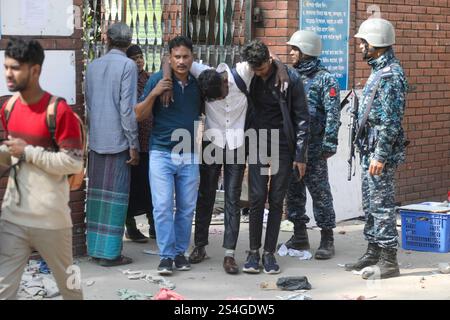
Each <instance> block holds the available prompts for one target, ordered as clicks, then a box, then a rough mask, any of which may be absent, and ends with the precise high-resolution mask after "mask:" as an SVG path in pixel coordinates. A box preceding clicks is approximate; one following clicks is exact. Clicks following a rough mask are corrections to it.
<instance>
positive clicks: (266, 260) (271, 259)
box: [262, 253, 281, 274]
mask: <svg viewBox="0 0 450 320" xmlns="http://www.w3.org/2000/svg"><path fill="white" fill-rule="evenodd" d="M262 264H263V267H264V273H267V274H277V273H280V272H281V270H280V266H279V265H278V263H277V260H276V259H275V256H274V255H273V253H266V254H263V256H262Z"/></svg>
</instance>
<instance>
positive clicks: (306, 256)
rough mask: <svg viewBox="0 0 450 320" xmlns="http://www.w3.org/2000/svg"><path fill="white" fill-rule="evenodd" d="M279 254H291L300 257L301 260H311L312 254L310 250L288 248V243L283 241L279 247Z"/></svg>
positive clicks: (282, 255) (281, 255) (283, 255)
mask: <svg viewBox="0 0 450 320" xmlns="http://www.w3.org/2000/svg"><path fill="white" fill-rule="evenodd" d="M278 255H279V256H280V257H285V256H290V257H298V258H299V259H300V260H311V259H312V254H311V252H309V251H308V250H304V251H301V250H294V249H288V248H287V247H286V245H285V244H284V243H283V244H282V245H281V246H280V248H279V249H278Z"/></svg>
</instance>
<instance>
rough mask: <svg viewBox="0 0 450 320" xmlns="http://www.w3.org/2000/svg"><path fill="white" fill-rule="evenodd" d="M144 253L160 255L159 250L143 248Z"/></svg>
mask: <svg viewBox="0 0 450 320" xmlns="http://www.w3.org/2000/svg"><path fill="white" fill-rule="evenodd" d="M142 253H145V254H149V255H151V256H159V251H158V250H143V251H142Z"/></svg>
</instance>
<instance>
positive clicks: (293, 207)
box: [286, 158, 336, 229]
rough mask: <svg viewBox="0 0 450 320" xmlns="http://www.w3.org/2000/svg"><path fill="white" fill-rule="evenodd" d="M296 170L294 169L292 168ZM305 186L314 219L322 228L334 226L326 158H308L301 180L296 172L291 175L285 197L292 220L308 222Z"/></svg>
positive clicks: (289, 217)
mask: <svg viewBox="0 0 450 320" xmlns="http://www.w3.org/2000/svg"><path fill="white" fill-rule="evenodd" d="M294 170H296V169H294ZM306 188H308V191H309V193H310V195H311V198H312V202H313V203H312V204H313V213H314V219H315V220H316V223H317V226H319V227H320V228H322V229H333V228H335V227H336V214H335V212H334V208H333V196H332V194H331V190H330V183H329V182H328V165H327V160H323V159H320V158H313V159H309V160H308V162H307V163H306V174H305V176H304V177H303V179H302V180H299V179H298V174H292V175H291V181H290V183H289V189H288V192H287V197H286V205H287V211H288V219H289V220H290V221H292V222H294V223H295V222H300V223H305V224H306V223H308V222H309V220H310V219H309V217H308V216H307V215H306Z"/></svg>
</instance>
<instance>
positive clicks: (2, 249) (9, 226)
mask: <svg viewBox="0 0 450 320" xmlns="http://www.w3.org/2000/svg"><path fill="white" fill-rule="evenodd" d="M33 249H35V250H37V251H38V252H39V254H40V255H41V257H42V258H43V259H44V260H45V262H46V263H47V265H48V266H49V268H50V270H51V271H52V274H53V276H54V278H55V280H56V284H57V285H58V288H59V292H60V293H61V295H62V296H63V298H64V299H65V300H82V299H83V294H82V291H81V279H80V278H81V277H80V273H79V272H78V273H77V272H74V270H75V271H77V270H79V269H77V267H75V268H74V267H72V268H69V267H70V266H72V265H73V259H72V228H68V229H61V230H46V229H37V228H29V227H24V226H20V225H16V224H13V223H10V222H8V221H5V220H0V299H16V296H17V292H18V290H19V286H20V280H21V279H22V274H23V272H24V268H25V266H26V264H27V262H28V259H29V257H30V254H31V253H32V251H33ZM66 271H67V272H66Z"/></svg>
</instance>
